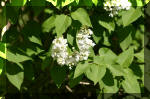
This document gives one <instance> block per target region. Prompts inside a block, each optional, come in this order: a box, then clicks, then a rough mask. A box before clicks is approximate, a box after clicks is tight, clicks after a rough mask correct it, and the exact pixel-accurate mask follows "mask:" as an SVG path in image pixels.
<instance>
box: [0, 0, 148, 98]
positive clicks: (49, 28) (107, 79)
mask: <svg viewBox="0 0 150 99" xmlns="http://www.w3.org/2000/svg"><path fill="white" fill-rule="evenodd" d="M131 2H132V4H135V5H145V3H144V2H142V1H133V0H131ZM7 4H8V5H9V6H7V7H6V12H5V14H6V16H4V15H1V14H0V20H2V18H3V19H5V18H7V20H8V22H7V23H8V24H10V26H9V29H8V30H7V31H6V33H5V34H4V35H3V36H2V37H1V38H2V39H1V42H0V74H1V75H0V95H1V93H2V95H6V96H7V94H9V93H12V92H14V93H18V94H22V93H27V95H26V97H27V98H29V97H31V96H32V97H34V98H35V99H37V98H41V96H39V95H36V96H34V95H33V94H34V93H59V94H62V93H63V95H65V94H66V93H67V94H68V93H69V92H72V93H73V94H75V96H74V97H73V96H71V95H72V93H69V94H70V96H71V98H83V96H80V95H76V94H78V93H83V92H84V93H90V94H91V97H92V96H93V94H94V95H95V94H96V96H101V95H102V96H104V97H106V94H104V93H112V94H111V95H108V96H107V97H109V98H114V97H115V98H116V99H117V98H118V97H119V98H120V97H121V98H128V96H130V95H129V94H132V93H141V92H143V90H144V89H146V92H149V86H148V85H145V87H144V64H146V66H147V67H146V71H147V73H145V75H146V77H149V73H148V70H149V68H148V67H149V57H148V55H149V54H148V52H149V48H150V47H149V36H148V33H147V32H148V30H144V28H145V23H144V20H145V17H144V16H143V15H144V14H143V12H144V9H143V7H132V9H131V10H129V11H120V12H119V14H118V16H116V17H114V18H111V17H109V16H108V13H109V12H106V11H105V10H104V9H103V7H101V5H103V1H100V0H65V1H61V0H47V1H45V0H40V1H38V2H36V1H35V0H30V1H26V0H21V1H18V2H17V1H14V0H12V3H7ZM10 5H11V6H10ZM12 5H15V6H16V5H18V7H14V6H12ZM26 5H30V6H26ZM41 5H43V6H42V7H41ZM44 5H46V6H44ZM85 5H86V6H85ZM21 6H24V7H21ZM99 6H100V7H99ZM0 9H1V8H0ZM2 10H3V11H5V10H4V8H2ZM147 12H148V10H147ZM3 14H4V13H3ZM4 23H5V22H2V21H0V28H3V27H4V26H5V25H6V24H4ZM81 26H87V27H89V28H90V29H91V30H92V31H93V35H92V36H93V38H91V39H92V40H94V41H95V43H96V46H95V47H93V48H91V49H90V50H91V53H90V56H89V58H88V60H87V61H82V62H80V63H78V64H77V66H76V67H72V69H71V70H70V69H69V67H68V66H59V65H58V64H57V62H56V61H55V59H52V57H51V47H52V41H53V39H54V38H56V36H62V35H63V36H64V38H66V39H67V41H68V46H69V47H68V49H69V50H70V52H72V50H73V49H72V47H73V46H75V47H76V49H77V44H76V33H77V32H78V31H79V29H80V27H81ZM1 30H2V29H1ZM145 32H146V37H145V38H144V33H145ZM144 40H146V42H145V43H144ZM6 45H7V52H6V50H5V46H6ZM144 46H146V49H147V56H146V57H147V59H146V60H145V61H144V53H145V52H144ZM5 62H6V63H5ZM4 67H6V68H4ZM5 69H6V70H5ZM4 78H5V79H6V80H4ZM146 80H147V81H148V79H146ZM4 81H6V82H7V85H8V88H9V90H7V91H4V90H3V89H5V88H4V85H3V84H4V83H5V82H4ZM68 88H70V89H68ZM147 90H148V91H147ZM118 93H119V94H118ZM125 93H129V94H125ZM146 96H148V94H146V95H143V96H142V97H146ZM7 97H8V96H7ZM45 97H47V96H45V95H43V96H42V98H45ZM57 97H59V96H56V97H54V98H57ZM84 97H86V98H88V96H86V95H84ZM104 97H102V98H104ZM133 97H135V96H133V95H132V98H133ZM136 97H137V96H136ZM11 98H12V97H11ZM34 98H33V99H34ZM59 98H60V97H59ZM45 99H46V98H45Z"/></svg>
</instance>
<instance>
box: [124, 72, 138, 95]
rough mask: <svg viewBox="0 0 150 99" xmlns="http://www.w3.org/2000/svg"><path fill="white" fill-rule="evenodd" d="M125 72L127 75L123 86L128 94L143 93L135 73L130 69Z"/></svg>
mask: <svg viewBox="0 0 150 99" xmlns="http://www.w3.org/2000/svg"><path fill="white" fill-rule="evenodd" d="M124 71H125V73H126V75H125V80H124V81H123V82H122V86H123V88H124V90H125V91H126V93H141V91H140V86H139V83H138V81H137V78H136V77H135V75H134V74H133V72H132V71H131V70H130V69H125V70H124Z"/></svg>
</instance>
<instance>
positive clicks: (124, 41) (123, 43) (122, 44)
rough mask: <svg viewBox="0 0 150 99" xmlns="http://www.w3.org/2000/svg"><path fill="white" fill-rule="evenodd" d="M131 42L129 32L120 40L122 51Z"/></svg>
mask: <svg viewBox="0 0 150 99" xmlns="http://www.w3.org/2000/svg"><path fill="white" fill-rule="evenodd" d="M131 43H132V37H131V34H129V35H128V36H127V37H126V38H125V39H124V40H123V41H122V42H120V47H121V48H122V50H123V51H125V50H126V49H127V48H128V47H129V45H130V44H131Z"/></svg>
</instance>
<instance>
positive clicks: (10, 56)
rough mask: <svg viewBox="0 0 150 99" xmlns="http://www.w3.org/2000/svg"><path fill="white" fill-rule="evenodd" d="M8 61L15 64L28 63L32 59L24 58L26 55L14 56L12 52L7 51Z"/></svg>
mask: <svg viewBox="0 0 150 99" xmlns="http://www.w3.org/2000/svg"><path fill="white" fill-rule="evenodd" d="M6 59H7V60H8V61H11V62H14V63H19V62H23V61H27V60H32V59H31V58H30V57H28V56H24V55H20V54H18V53H17V54H13V53H12V52H10V51H7V58H6Z"/></svg>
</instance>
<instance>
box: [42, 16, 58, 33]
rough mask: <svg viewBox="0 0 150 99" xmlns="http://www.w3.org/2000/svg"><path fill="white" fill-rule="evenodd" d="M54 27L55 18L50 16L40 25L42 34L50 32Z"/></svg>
mask: <svg viewBox="0 0 150 99" xmlns="http://www.w3.org/2000/svg"><path fill="white" fill-rule="evenodd" d="M54 27H55V17H54V16H51V17H49V18H48V19H46V21H44V23H43V24H42V31H43V32H50V31H51V29H52V28H54Z"/></svg>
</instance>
